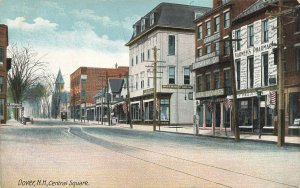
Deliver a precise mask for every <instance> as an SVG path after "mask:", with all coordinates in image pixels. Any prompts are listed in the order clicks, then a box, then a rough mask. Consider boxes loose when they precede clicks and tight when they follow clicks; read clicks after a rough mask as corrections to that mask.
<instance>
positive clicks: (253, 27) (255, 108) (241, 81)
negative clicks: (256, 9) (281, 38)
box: [232, 18, 277, 132]
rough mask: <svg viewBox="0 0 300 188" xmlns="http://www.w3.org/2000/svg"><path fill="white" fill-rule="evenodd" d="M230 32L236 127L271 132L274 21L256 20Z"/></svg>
mask: <svg viewBox="0 0 300 188" xmlns="http://www.w3.org/2000/svg"><path fill="white" fill-rule="evenodd" d="M240 25H241V26H240V27H237V28H235V29H234V30H233V31H232V36H233V39H241V40H240V41H236V42H234V49H233V50H234V54H233V55H234V61H235V74H236V75H235V76H236V88H237V98H238V107H239V122H238V123H239V126H240V128H241V129H242V130H245V131H252V132H257V131H258V130H259V129H263V128H264V129H268V128H269V129H272V128H273V126H274V125H273V119H274V116H275V104H276V90H277V65H276V59H275V56H274V52H275V49H276V44H277V18H272V19H268V18H263V19H257V20H255V21H253V22H251V23H248V24H245V25H243V24H240Z"/></svg>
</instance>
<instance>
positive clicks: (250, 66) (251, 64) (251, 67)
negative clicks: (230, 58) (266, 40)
mask: <svg viewBox="0 0 300 188" xmlns="http://www.w3.org/2000/svg"><path fill="white" fill-rule="evenodd" d="M248 73H249V88H253V84H254V62H253V57H252V56H251V57H248Z"/></svg>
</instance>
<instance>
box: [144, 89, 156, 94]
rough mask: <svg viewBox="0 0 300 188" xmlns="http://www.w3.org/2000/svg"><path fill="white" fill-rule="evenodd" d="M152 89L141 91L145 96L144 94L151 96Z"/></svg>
mask: <svg viewBox="0 0 300 188" xmlns="http://www.w3.org/2000/svg"><path fill="white" fill-rule="evenodd" d="M153 91H154V89H153V88H150V89H145V90H143V94H144V95H146V94H151V93H153Z"/></svg>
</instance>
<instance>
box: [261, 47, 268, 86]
mask: <svg viewBox="0 0 300 188" xmlns="http://www.w3.org/2000/svg"><path fill="white" fill-rule="evenodd" d="M268 73H269V69H268V54H267V53H266V54H263V55H262V85H263V86H268V83H269V76H268Z"/></svg>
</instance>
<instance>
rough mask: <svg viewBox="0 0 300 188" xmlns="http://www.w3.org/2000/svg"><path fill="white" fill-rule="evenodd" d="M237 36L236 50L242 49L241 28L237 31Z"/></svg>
mask: <svg viewBox="0 0 300 188" xmlns="http://www.w3.org/2000/svg"><path fill="white" fill-rule="evenodd" d="M235 38H236V39H237V41H236V43H235V50H241V41H240V40H238V39H241V30H237V31H235Z"/></svg>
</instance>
